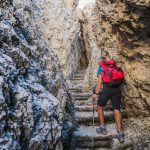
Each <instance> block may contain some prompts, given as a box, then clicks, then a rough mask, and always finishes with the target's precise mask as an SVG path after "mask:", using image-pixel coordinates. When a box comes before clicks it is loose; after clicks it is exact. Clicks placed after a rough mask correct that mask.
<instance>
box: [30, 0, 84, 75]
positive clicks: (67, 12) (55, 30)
mask: <svg viewBox="0 0 150 150" xmlns="http://www.w3.org/2000/svg"><path fill="white" fill-rule="evenodd" d="M33 3H34V7H35V8H36V9H35V10H34V16H35V18H36V20H37V22H38V24H39V25H40V27H41V28H42V31H43V33H44V36H45V38H46V39H48V45H49V46H50V47H51V49H52V50H53V51H54V53H55V54H57V56H58V58H59V60H60V65H61V68H62V70H63V74H64V75H65V76H66V78H67V77H70V76H71V75H72V74H73V73H74V72H75V71H76V69H77V67H78V66H79V58H80V51H81V47H80V41H79V40H80V38H79V32H80V24H79V21H78V18H77V15H76V7H77V3H78V0H57V1H56V0H42V1H41V0H33Z"/></svg>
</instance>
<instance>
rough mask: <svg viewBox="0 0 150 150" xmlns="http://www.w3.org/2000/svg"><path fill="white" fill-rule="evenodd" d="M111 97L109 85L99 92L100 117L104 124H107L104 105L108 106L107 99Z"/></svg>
mask: <svg viewBox="0 0 150 150" xmlns="http://www.w3.org/2000/svg"><path fill="white" fill-rule="evenodd" d="M109 98H110V94H109V89H108V88H107V87H105V86H104V87H103V89H102V91H101V92H100V94H99V98H98V102H97V105H98V110H97V112H98V118H99V121H100V123H101V125H102V126H105V118H104V112H103V107H105V106H106V103H107V100H108V99H109Z"/></svg>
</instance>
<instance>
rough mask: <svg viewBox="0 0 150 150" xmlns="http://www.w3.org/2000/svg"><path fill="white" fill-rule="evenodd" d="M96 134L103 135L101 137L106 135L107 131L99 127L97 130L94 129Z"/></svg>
mask: <svg viewBox="0 0 150 150" xmlns="http://www.w3.org/2000/svg"><path fill="white" fill-rule="evenodd" d="M96 132H97V133H98V134H103V135H106V134H107V130H106V127H102V126H100V127H99V128H97V129H96Z"/></svg>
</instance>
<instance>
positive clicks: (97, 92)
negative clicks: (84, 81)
mask: <svg viewBox="0 0 150 150" xmlns="http://www.w3.org/2000/svg"><path fill="white" fill-rule="evenodd" d="M101 87H102V78H101V75H99V76H98V82H97V86H96V90H95V93H96V94H99V91H100V89H101Z"/></svg>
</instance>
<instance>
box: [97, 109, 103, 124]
mask: <svg viewBox="0 0 150 150" xmlns="http://www.w3.org/2000/svg"><path fill="white" fill-rule="evenodd" d="M97 112H98V118H99V121H100V123H101V125H102V126H105V118H104V112H103V107H102V106H98V108H97Z"/></svg>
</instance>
